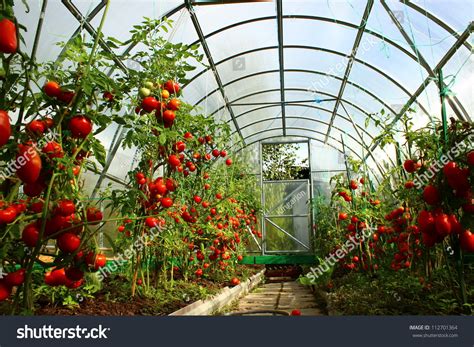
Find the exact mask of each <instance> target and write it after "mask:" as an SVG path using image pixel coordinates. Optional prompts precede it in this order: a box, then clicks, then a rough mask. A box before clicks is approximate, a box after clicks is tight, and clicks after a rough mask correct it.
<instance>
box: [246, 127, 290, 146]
mask: <svg viewBox="0 0 474 347" xmlns="http://www.w3.org/2000/svg"><path fill="white" fill-rule="evenodd" d="M282 135H283V131H282V129H281V128H279V129H271V130H268V131H265V132H263V133H259V134H254V135H252V136H249V137H247V138H246V139H245V142H246V143H249V144H250V143H253V142H254V141H260V140H263V139H268V138H273V137H277V136H282Z"/></svg>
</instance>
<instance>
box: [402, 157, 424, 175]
mask: <svg viewBox="0 0 474 347" xmlns="http://www.w3.org/2000/svg"><path fill="white" fill-rule="evenodd" d="M403 167H404V168H405V170H406V171H407V172H409V173H413V172H415V171H416V170H418V169H419V168H420V167H421V165H420V163H417V162H416V161H414V160H411V159H407V160H405V162H404V163H403Z"/></svg>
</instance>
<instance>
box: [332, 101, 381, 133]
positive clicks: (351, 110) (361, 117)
mask: <svg viewBox="0 0 474 347" xmlns="http://www.w3.org/2000/svg"><path fill="white" fill-rule="evenodd" d="M346 111H347V114H346ZM339 113H340V114H341V115H343V116H345V117H348V116H350V117H352V120H353V121H354V123H356V124H358V125H359V126H360V127H362V128H363V129H365V130H366V131H367V132H368V133H369V134H371V135H372V136H376V135H378V134H379V133H380V131H381V129H380V128H379V127H377V126H376V125H375V123H374V121H373V120H369V122H368V123H367V124H366V120H367V118H368V115H367V114H365V113H363V112H362V111H361V110H359V109H358V108H356V107H354V106H352V105H350V104H348V103H346V102H342V104H341V108H340V110H339ZM372 117H374V116H373V115H372Z"/></svg>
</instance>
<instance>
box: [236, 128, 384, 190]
mask: <svg viewBox="0 0 474 347" xmlns="http://www.w3.org/2000/svg"><path fill="white" fill-rule="evenodd" d="M273 130H275V129H271V130H266V131H267V132H268V131H273ZM304 130H305V131H310V130H308V129H304ZM264 132H265V131H262V132H259V133H258V134H261V133H264ZM322 135H324V134H322ZM290 136H296V137H299V138H301V139H308V140H314V141H316V142H319V143H321V144H323V145H325V146H328V147H330V148H332V149H334V150H336V151H338V152H339V153H341V154H344V153H343V151H342V150H340V149H339V148H336V147H334V146H333V145H332V144H330V143H324V141H321V139H317V138H315V137H311V136H307V135H290ZM281 137H282V135H273V136H266V137H263V138H261V139H258V140H254V141H251V142H249V143H247V144H246V145H245V146H243V147H240V148H238V149H237V150H236V151H235V152H236V153H238V152H240V151H242V150H243V149H244V148H246V147H248V146H251V145H253V144H255V143H257V142H261V141H265V140H268V139H279V138H281ZM331 139H332V140H334V141H337V142H338V143H341V142H340V141H338V140H336V139H335V138H333V137H332V136H331ZM290 142H292V141H290ZM351 152H352V153H354V154H355V155H356V156H357V157H358V158H359V159H361V160H362V157H361V156H359V155H358V154H357V153H355V152H354V151H352V150H351ZM374 162H375V163H376V164H377V162H376V161H374ZM325 171H339V170H325ZM370 171H371V172H372V174H374V172H373V171H374V170H373V169H372V168H370ZM379 171H380V170H379ZM374 177H375V179H376V181H377V183H379V184H380V180H379V179H378V177H377V175H374Z"/></svg>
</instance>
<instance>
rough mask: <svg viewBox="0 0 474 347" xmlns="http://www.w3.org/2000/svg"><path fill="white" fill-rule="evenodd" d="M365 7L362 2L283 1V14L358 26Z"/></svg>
mask: <svg viewBox="0 0 474 347" xmlns="http://www.w3.org/2000/svg"><path fill="white" fill-rule="evenodd" d="M365 5H366V4H365V2H364V1H326V0H316V1H315V0H296V1H283V14H284V15H290V16H291V15H301V14H304V15H308V16H318V17H325V18H330V19H334V20H337V21H345V22H349V23H352V24H356V25H359V24H360V21H361V19H362V15H363V13H364V9H365Z"/></svg>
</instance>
